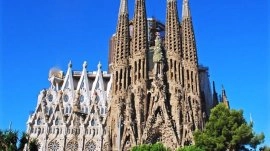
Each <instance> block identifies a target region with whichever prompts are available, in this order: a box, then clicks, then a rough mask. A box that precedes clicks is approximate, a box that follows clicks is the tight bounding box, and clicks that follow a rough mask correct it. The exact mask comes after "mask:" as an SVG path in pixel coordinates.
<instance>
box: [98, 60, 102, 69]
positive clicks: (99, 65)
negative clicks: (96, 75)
mask: <svg viewBox="0 0 270 151" xmlns="http://www.w3.org/2000/svg"><path fill="white" fill-rule="evenodd" d="M97 67H98V70H100V69H101V67H102V65H101V63H100V61H99V62H98V65H97Z"/></svg>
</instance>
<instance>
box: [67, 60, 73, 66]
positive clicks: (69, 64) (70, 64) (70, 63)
mask: <svg viewBox="0 0 270 151" xmlns="http://www.w3.org/2000/svg"><path fill="white" fill-rule="evenodd" d="M68 67H69V68H72V62H71V60H69V63H68Z"/></svg>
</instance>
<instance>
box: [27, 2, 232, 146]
mask: <svg viewBox="0 0 270 151" xmlns="http://www.w3.org/2000/svg"><path fill="white" fill-rule="evenodd" d="M108 62H109V69H108V72H105V71H102V66H101V64H100V63H99V64H98V65H97V71H94V72H89V71H87V62H84V63H83V66H82V70H80V71H77V70H73V69H72V63H71V62H70V63H69V64H68V68H67V71H66V73H64V72H63V71H61V70H58V69H51V70H50V73H49V82H50V84H51V86H50V87H49V88H47V89H44V90H41V91H40V94H39V95H38V98H37V106H36V109H35V111H34V113H33V114H31V115H30V116H29V119H28V121H27V133H28V134H29V135H30V137H31V138H33V139H34V138H35V139H37V141H38V144H39V150H40V151H101V150H102V151H120V150H124V151H126V150H130V149H131V147H132V146H135V145H139V144H149V143H155V142H162V143H163V144H164V145H165V146H167V147H169V148H171V149H176V148H178V147H181V146H184V145H190V144H192V143H194V139H193V132H194V131H195V130H196V129H202V128H203V127H204V124H205V122H206V120H207V118H208V116H209V112H210V109H211V108H212V107H213V106H215V105H216V104H217V103H218V102H219V101H220V99H219V98H218V97H217V93H216V91H215V88H214V87H213V93H212V91H211V84H210V82H209V81H210V80H209V74H208V68H207V67H204V66H201V65H199V64H198V57H197V49H196V42H195V36H194V30H193V24H192V17H191V13H190V8H189V2H188V0H183V4H182V18H181V20H179V17H178V9H177V0H167V8H166V22H165V24H164V23H161V22H159V21H158V20H157V19H155V18H147V16H146V6H145V0H135V7H134V16H133V18H132V19H131V20H130V19H129V12H128V3H127V0H121V1H120V9H119V14H118V24H117V28H116V33H115V34H113V36H112V38H111V40H110V50H109V57H108ZM213 86H214V84H213ZM221 99H222V100H221V101H223V102H225V103H226V104H227V105H228V106H229V104H228V101H227V99H226V94H225V91H223V93H222V97H221Z"/></svg>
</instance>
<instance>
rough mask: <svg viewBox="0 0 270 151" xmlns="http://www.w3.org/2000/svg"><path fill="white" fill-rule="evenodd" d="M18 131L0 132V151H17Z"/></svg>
mask: <svg viewBox="0 0 270 151" xmlns="http://www.w3.org/2000/svg"><path fill="white" fill-rule="evenodd" d="M17 140H18V131H13V130H5V131H2V130H0V150H5V151H14V150H17V146H16V144H17Z"/></svg>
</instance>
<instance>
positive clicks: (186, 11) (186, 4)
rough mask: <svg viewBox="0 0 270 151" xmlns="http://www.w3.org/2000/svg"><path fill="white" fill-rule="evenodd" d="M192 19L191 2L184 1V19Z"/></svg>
mask: <svg viewBox="0 0 270 151" xmlns="http://www.w3.org/2000/svg"><path fill="white" fill-rule="evenodd" d="M188 17H191V15H190V10H189V1H188V0H183V6H182V19H184V18H188Z"/></svg>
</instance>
